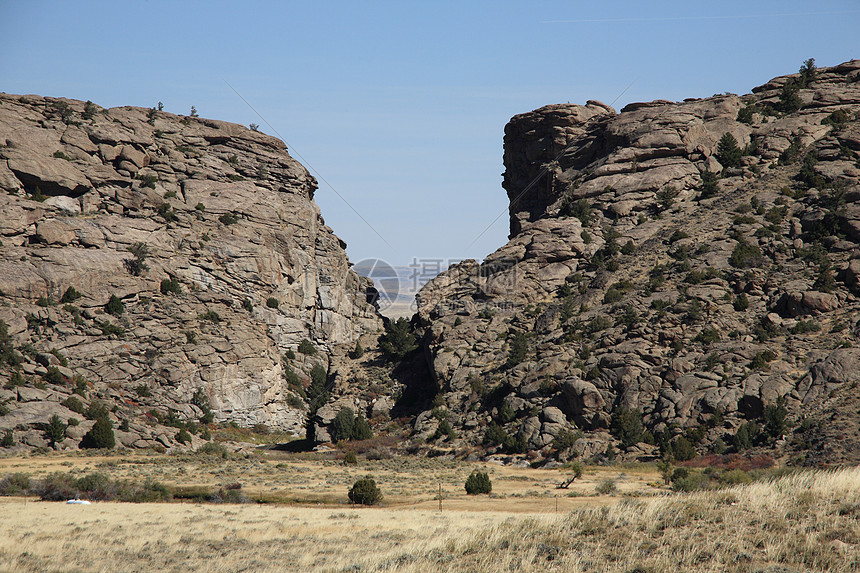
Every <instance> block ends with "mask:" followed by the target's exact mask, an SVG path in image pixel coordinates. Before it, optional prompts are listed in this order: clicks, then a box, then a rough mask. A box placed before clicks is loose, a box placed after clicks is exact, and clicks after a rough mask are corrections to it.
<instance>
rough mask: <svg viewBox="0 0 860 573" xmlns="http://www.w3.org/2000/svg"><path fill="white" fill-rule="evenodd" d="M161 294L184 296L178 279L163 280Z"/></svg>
mask: <svg viewBox="0 0 860 573" xmlns="http://www.w3.org/2000/svg"><path fill="white" fill-rule="evenodd" d="M161 294H182V288H181V287H180V286H179V281H178V280H176V279H162V280H161Z"/></svg>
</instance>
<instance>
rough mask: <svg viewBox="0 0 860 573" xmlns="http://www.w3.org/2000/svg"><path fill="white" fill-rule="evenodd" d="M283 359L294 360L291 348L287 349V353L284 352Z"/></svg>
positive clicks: (294, 354) (294, 355)
mask: <svg viewBox="0 0 860 573" xmlns="http://www.w3.org/2000/svg"><path fill="white" fill-rule="evenodd" d="M284 358H286V359H287V360H295V359H296V353H295V352H294V351H293V349H292V348H288V349H287V351H286V352H284Z"/></svg>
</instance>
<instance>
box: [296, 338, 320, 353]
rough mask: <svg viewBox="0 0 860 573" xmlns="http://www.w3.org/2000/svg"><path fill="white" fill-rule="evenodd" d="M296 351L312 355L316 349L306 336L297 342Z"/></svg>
mask: <svg viewBox="0 0 860 573" xmlns="http://www.w3.org/2000/svg"><path fill="white" fill-rule="evenodd" d="M298 351H299V352H301V353H302V354H305V355H307V356H313V355H314V354H316V353H317V349H316V348H314V343H313V342H311V341H310V340H308V339H307V338H305V339H303V340H302V341H301V342H300V343H299V348H298Z"/></svg>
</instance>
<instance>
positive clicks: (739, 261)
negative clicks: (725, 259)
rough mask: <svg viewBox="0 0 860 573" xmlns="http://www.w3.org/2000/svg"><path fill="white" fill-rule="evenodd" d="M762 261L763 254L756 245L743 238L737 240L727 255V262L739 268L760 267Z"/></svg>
mask: <svg viewBox="0 0 860 573" xmlns="http://www.w3.org/2000/svg"><path fill="white" fill-rule="evenodd" d="M763 263H764V256H763V255H762V253H761V249H759V248H758V245H752V244H750V243H748V242H747V241H746V240H744V239H741V240H739V241H738V243H737V245H735V248H734V250H733V251H732V254H731V256H730V257H729V264H731V265H732V266H733V267H735V268H739V269H747V268H755V267H760V266H761V265H762V264H763Z"/></svg>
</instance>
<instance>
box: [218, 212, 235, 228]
mask: <svg viewBox="0 0 860 573" xmlns="http://www.w3.org/2000/svg"><path fill="white" fill-rule="evenodd" d="M218 220H219V221H221V223H223V224H224V225H234V224H236V223H238V222H239V217H238V216H237V215H236V214H235V213H224V214H223V215H221V216H220V217H218Z"/></svg>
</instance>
